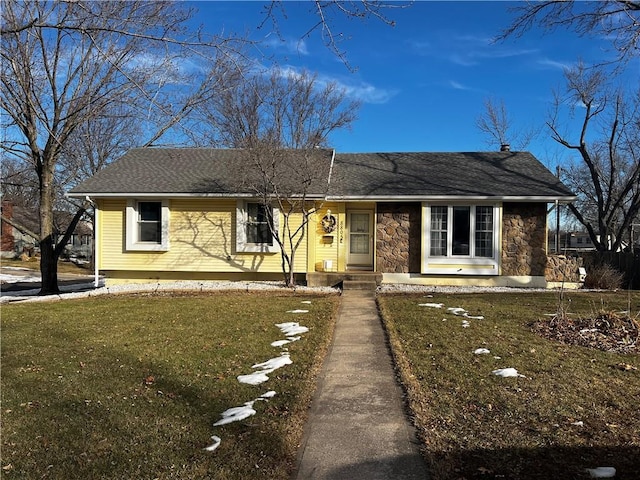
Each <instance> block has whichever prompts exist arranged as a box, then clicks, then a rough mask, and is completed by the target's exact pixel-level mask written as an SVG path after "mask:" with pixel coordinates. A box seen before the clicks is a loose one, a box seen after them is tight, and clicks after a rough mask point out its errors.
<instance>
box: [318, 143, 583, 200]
mask: <svg viewBox="0 0 640 480" xmlns="http://www.w3.org/2000/svg"><path fill="white" fill-rule="evenodd" d="M329 195H330V196H332V197H336V198H339V197H352V198H367V197H370V198H375V197H395V196H400V197H414V198H415V197H440V196H444V197H451V196H453V197H503V198H504V197H514V198H516V197H529V198H530V197H573V196H574V194H573V193H572V192H571V191H570V190H569V189H568V188H567V187H565V186H564V185H563V184H562V183H561V182H560V181H559V180H558V179H557V178H556V177H555V176H553V175H552V174H551V172H550V171H549V170H548V169H547V168H546V167H544V165H542V163H540V161H538V160H537V159H536V158H535V157H534V156H533V155H531V154H530V153H528V152H460V153H451V152H446V153H433V152H411V153H344V154H339V153H338V154H336V158H335V163H334V175H333V176H332V179H331V189H330V192H329Z"/></svg>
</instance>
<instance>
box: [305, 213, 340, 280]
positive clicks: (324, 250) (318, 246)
mask: <svg viewBox="0 0 640 480" xmlns="http://www.w3.org/2000/svg"><path fill="white" fill-rule="evenodd" d="M328 210H331V215H333V216H334V217H336V220H337V225H336V229H335V230H334V231H333V232H331V233H326V232H325V231H324V230H323V229H322V218H323V217H324V216H325V215H326V214H327V211H328ZM341 228H342V229H344V204H338V203H329V202H325V203H323V204H322V206H321V207H320V208H319V209H318V212H317V214H316V215H314V216H313V217H312V219H311V221H310V222H309V232H310V233H309V235H310V236H312V237H313V238H310V240H309V243H311V244H313V251H312V252H311V251H310V255H311V256H310V258H309V271H310V272H313V271H317V272H321V271H323V269H324V267H323V264H324V261H325V260H330V261H331V262H332V269H331V271H337V270H338V260H339V252H340V248H341V245H340V231H341Z"/></svg>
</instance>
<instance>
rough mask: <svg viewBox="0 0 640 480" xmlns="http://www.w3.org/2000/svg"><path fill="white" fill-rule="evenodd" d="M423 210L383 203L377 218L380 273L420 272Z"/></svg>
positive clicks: (408, 205)
mask: <svg viewBox="0 0 640 480" xmlns="http://www.w3.org/2000/svg"><path fill="white" fill-rule="evenodd" d="M421 223H422V206H421V204H420V203H379V204H378V211H377V216H376V272H379V273H416V272H420V249H421V235H422V233H421Z"/></svg>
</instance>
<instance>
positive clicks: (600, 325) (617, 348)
mask: <svg viewBox="0 0 640 480" xmlns="http://www.w3.org/2000/svg"><path fill="white" fill-rule="evenodd" d="M531 328H532V330H533V331H534V332H535V333H537V334H538V335H540V336H542V337H544V338H548V339H551V340H556V341H558V342H562V343H565V344H567V345H578V346H581V347H588V348H595V349H598V350H604V351H606V352H615V353H623V354H629V353H630V354H640V345H639V340H640V338H639V337H640V322H638V319H637V318H631V317H630V316H629V315H628V314H627V313H626V312H619V313H617V312H600V313H598V314H597V315H595V316H593V317H584V318H571V317H569V316H568V315H556V316H554V317H552V318H551V319H545V320H538V321H536V322H534V323H533V324H532V327H531ZM621 368H622V367H621Z"/></svg>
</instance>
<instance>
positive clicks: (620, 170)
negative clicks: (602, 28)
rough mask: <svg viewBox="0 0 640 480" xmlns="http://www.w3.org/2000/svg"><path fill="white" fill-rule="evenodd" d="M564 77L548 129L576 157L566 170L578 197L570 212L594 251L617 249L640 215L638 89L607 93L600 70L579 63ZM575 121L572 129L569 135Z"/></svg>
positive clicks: (639, 100) (604, 76)
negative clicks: (563, 88)
mask: <svg viewBox="0 0 640 480" xmlns="http://www.w3.org/2000/svg"><path fill="white" fill-rule="evenodd" d="M565 77H566V80H567V93H566V95H564V96H560V95H556V100H555V104H554V109H553V112H552V115H551V117H550V119H549V120H548V122H547V125H548V127H549V128H550V130H551V135H552V138H553V139H554V140H555V141H556V142H558V143H559V144H560V145H563V146H564V147H566V148H568V149H570V150H571V151H574V152H576V153H577V154H578V156H579V157H578V160H577V161H576V162H573V163H572V164H570V165H569V166H568V167H567V168H565V169H564V172H565V180H566V181H567V183H568V184H569V185H570V186H571V187H572V188H573V190H574V191H575V192H576V193H577V194H578V201H577V202H575V203H574V204H571V205H569V208H570V210H571V212H572V213H573V214H574V215H575V217H576V218H577V219H578V221H579V222H580V223H581V224H583V225H584V226H585V227H586V229H587V231H588V232H589V236H590V237H591V240H592V242H593V244H594V245H595V246H596V248H597V249H598V250H601V251H604V250H613V251H617V250H618V249H619V248H620V247H621V245H622V242H623V241H624V239H625V238H626V235H627V233H628V232H629V229H630V226H631V224H632V222H633V220H634V218H636V217H637V216H638V214H639V213H640V90H639V91H636V92H633V94H632V96H627V95H625V93H624V91H623V90H610V89H607V84H606V82H607V77H606V75H605V74H604V72H603V71H602V70H599V69H589V68H586V67H585V66H584V65H581V64H580V65H578V66H577V67H576V68H574V69H572V70H568V71H567V72H566V73H565ZM565 111H568V116H563V113H566V112H565ZM573 119H577V126H576V128H575V131H574V132H573V133H572V132H567V130H568V127H567V125H568V124H569V123H570V122H571V121H572V120H573Z"/></svg>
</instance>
